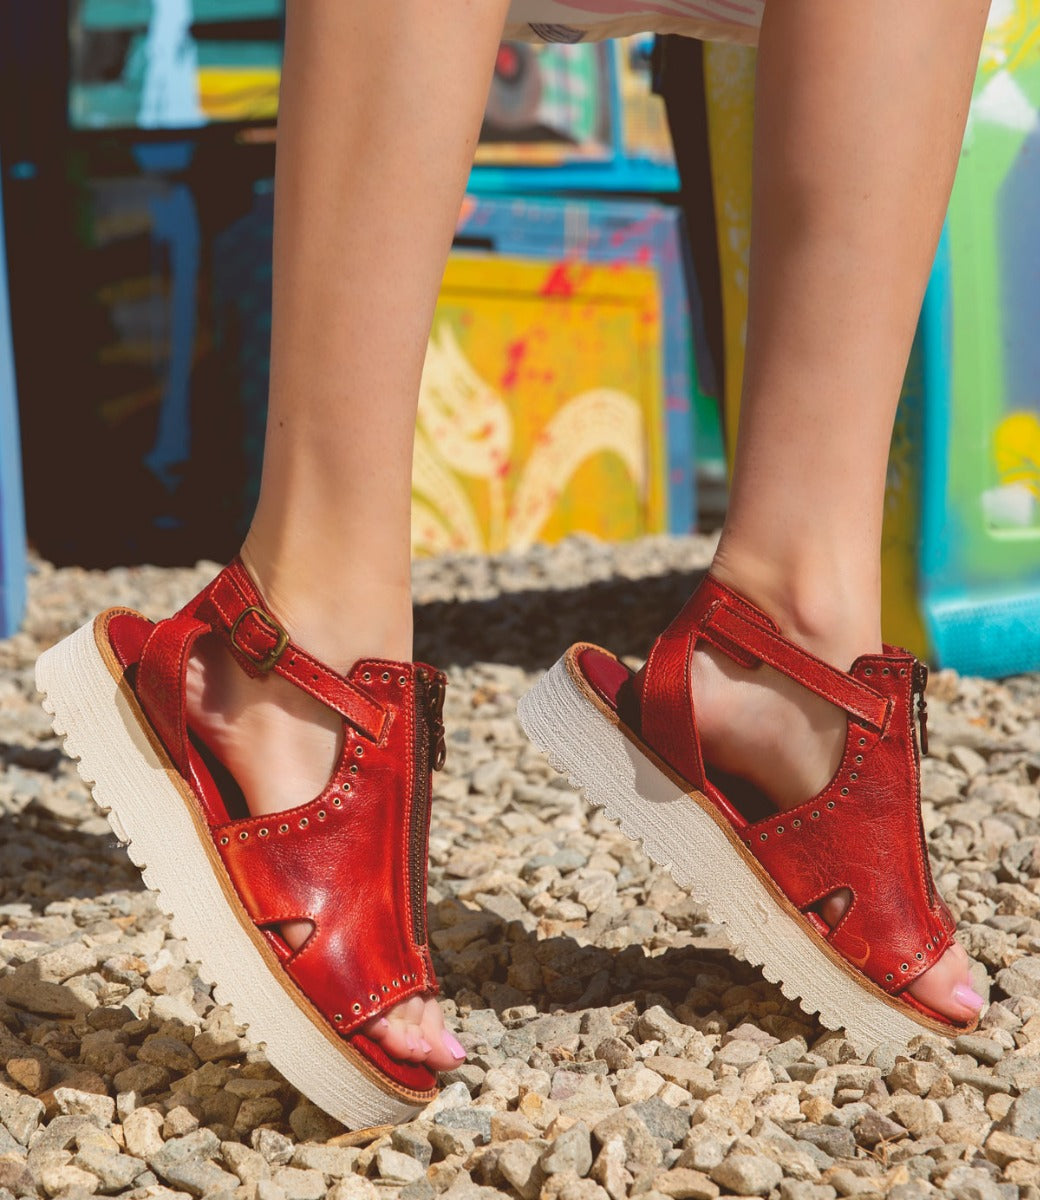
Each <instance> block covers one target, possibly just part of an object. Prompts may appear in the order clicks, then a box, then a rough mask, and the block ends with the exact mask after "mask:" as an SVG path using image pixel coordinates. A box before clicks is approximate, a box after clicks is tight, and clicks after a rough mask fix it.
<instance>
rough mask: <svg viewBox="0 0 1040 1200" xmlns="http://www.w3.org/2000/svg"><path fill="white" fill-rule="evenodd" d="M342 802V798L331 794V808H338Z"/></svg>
mask: <svg viewBox="0 0 1040 1200" xmlns="http://www.w3.org/2000/svg"><path fill="white" fill-rule="evenodd" d="M342 803H343V801H342V800H341V799H340V798H339V796H333V797H332V807H333V808H339V806H340V805H341V804H342Z"/></svg>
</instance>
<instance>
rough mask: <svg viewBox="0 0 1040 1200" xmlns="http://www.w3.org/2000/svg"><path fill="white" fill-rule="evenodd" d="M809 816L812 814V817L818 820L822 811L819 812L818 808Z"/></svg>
mask: <svg viewBox="0 0 1040 1200" xmlns="http://www.w3.org/2000/svg"><path fill="white" fill-rule="evenodd" d="M809 816H810V817H812V819H813V820H814V821H817V820H819V817H820V812H819V809H817V811H816V812H812V813H810V814H809Z"/></svg>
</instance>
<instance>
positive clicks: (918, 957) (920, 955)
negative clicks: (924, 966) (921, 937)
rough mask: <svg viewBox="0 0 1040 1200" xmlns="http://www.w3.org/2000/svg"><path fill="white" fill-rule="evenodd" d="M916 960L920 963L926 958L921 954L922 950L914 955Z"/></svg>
mask: <svg viewBox="0 0 1040 1200" xmlns="http://www.w3.org/2000/svg"><path fill="white" fill-rule="evenodd" d="M914 958H916V959H917V961H918V962H920V961H921V960H922V959H923V958H924V955H923V954H922V953H921V951H920V950H918V952H917V953H916V954H915V955H914Z"/></svg>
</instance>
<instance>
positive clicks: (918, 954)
mask: <svg viewBox="0 0 1040 1200" xmlns="http://www.w3.org/2000/svg"><path fill="white" fill-rule="evenodd" d="M938 945H939V939H938V937H936V938H934V939H933V940H932V941H930V942H925V944H924V950H916V951H914V958H915V959H916V960H917V961H918V962H924V952H925V950H926V951H928V952H929V953H930V952H931V951H932V950H933V949H934V948H935V947H936V946H938ZM899 970H900V971H902V972H903V973H905V972H907V971H909V970H910V964H909V963H908V962H905V963H900V964H899ZM893 979H895V975H894V973H893V972H892V971H889V972H888V974H887V975H886V976H885V982H886V983H891V982H892V980H893Z"/></svg>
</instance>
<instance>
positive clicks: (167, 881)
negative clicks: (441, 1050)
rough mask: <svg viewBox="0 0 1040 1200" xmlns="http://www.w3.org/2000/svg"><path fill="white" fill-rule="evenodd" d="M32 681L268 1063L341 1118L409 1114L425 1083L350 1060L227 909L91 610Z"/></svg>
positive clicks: (385, 1119) (356, 1120) (203, 967)
mask: <svg viewBox="0 0 1040 1200" xmlns="http://www.w3.org/2000/svg"><path fill="white" fill-rule="evenodd" d="M36 686H37V688H38V689H39V691H40V692H41V693H42V694H43V697H44V700H43V706H44V708H45V709H46V710H47V712H48V713H50V714H51V716H52V718H53V724H54V730H55V733H57V734H58V735H59V736H62V737H64V739H65V749H66V752H67V753H68V754H69V755H70V757H72V758H73V759H75V760H76V762H77V767H78V770H79V773H80V776H81V777H82V778H83V780H84V782H85V783H86V784H87V785H88V786H89V787H90V789H91V792H92V794H93V797H94V801H95V803H96V804H97V806H98V808H99V809H100V810H101V812H102V813H104V814H105V815H106V816H107V817H108V821H109V824H110V825H111V826H112V830H113V832H114V833H115V835H116V836H117V837H118V838H119V839H120V841H122V842H125V843H126V845H127V852H128V854H129V855H130V858H131V860H132V861H133V862H134V864H135V865H136V866H137V867H139V868H140V870H141V875H142V877H143V879H144V882H145V884H146V886H147V887H149V888H151V889H152V890H153V891H154V892H155V893H156V899H157V903H158V904H159V907H160V908H161V909H162V910H163V911H164V912H165V913H166V914H167V915H168V916H169V917H170V924H171V927H172V929H173V931H174V933H175V934H176V935H177V936H178V937H181V938H183V939H184V941H185V942H186V943H187V946H188V953H189V956H190V957H191V958H192V959H193V960H195V961H196V962H197V963H198V969H199V974H200V975H201V976H202V978H203V979H205V980H206V981H207V982H208V983H211V984H213V985H214V995H215V996H216V998H217V1000H218V1001H219V1002H220V1003H222V1004H230V1005H231V1006H232V1007H233V1009H234V1012H235V1017H236V1019H237V1020H238V1021H240V1022H241V1023H242V1024H244V1025H247V1026H248V1028H249V1036H250V1038H251V1039H252V1040H253V1041H254V1042H258V1043H260V1044H262V1045H263V1046H264V1048H265V1050H266V1053H267V1057H268V1059H269V1060H270V1062H271V1064H272V1065H273V1066H274V1067H275V1068H276V1069H277V1070H278V1071H280V1072H281V1073H282V1075H284V1076H285V1078H286V1079H287V1080H288V1081H289V1082H290V1083H291V1084H292V1085H293V1086H294V1087H296V1088H298V1089H299V1091H301V1092H302V1093H303V1094H304V1095H305V1096H307V1097H308V1099H310V1100H312V1101H313V1102H314V1103H315V1104H317V1105H318V1106H319V1107H320V1108H322V1109H324V1110H325V1111H326V1112H327V1113H329V1114H330V1116H332V1117H334V1118H335V1119H336V1120H337V1121H340V1122H342V1123H343V1124H344V1125H346V1126H347V1127H348V1128H351V1129H362V1128H367V1127H370V1126H373V1125H384V1124H390V1123H397V1122H400V1121H405V1120H408V1119H409V1118H410V1117H412V1116H414V1115H415V1113H416V1112H418V1111H419V1110H420V1109H421V1108H422V1107H423V1105H424V1104H425V1103H427V1102H428V1101H429V1100H430V1099H432V1096H433V1094H434V1093H432V1092H431V1093H430V1094H429V1095H426V1094H419V1095H417V1096H415V1097H414V1098H412V1097H408V1098H404V1097H402V1096H401V1095H400V1094H398V1093H395V1091H394V1090H392V1088H393V1085H390V1084H387V1085H382V1084H381V1083H380V1082H378V1081H376V1080H375V1079H374V1078H372V1073H373V1072H374V1071H375V1068H371V1071H368V1070H366V1069H365V1067H364V1065H363V1064H356V1063H355V1062H354V1061H352V1056H356V1057H358V1058H360V1055H358V1054H357V1052H356V1051H352V1050H349V1049H347V1048H346V1047H345V1045H344V1044H343V1043H342V1042H341V1040H340V1039H338V1038H337V1037H336V1035H335V1033H334V1032H333V1031H331V1030H329V1031H328V1032H326V1028H327V1027H326V1028H323V1027H322V1025H321V1024H320V1020H321V1019H320V1016H319V1015H318V1014H317V1013H316V1012H312V1013H308V1012H307V1011H306V1010H305V1008H304V1007H302V1006H301V1004H300V1003H299V1002H298V1001H297V1000H296V999H294V997H293V995H292V991H291V990H290V989H291V988H294V985H292V984H291V981H290V982H289V983H288V986H287V985H286V982H284V981H283V980H280V979H279V977H278V975H277V974H276V973H275V971H273V970H272V967H271V965H270V964H269V963H268V962H267V961H266V960H265V958H264V955H263V953H262V951H261V950H260V949H259V947H258V946H257V944H256V942H254V940H253V937H252V936H251V934H250V931H249V929H248V928H246V922H248V917H247V916H246V915H245V911H244V909H242V910H241V911H240V912H236V911H235V907H234V903H233V902H230V901H229V897H228V895H227V892H226V890H225V885H224V884H222V882H221V878H220V874H222V871H221V870H220V868H219V867H215V865H214V863H213V861H212V860H211V858H210V855H209V853H208V852H207V850H206V848H205V845H204V844H203V842H202V840H201V838H200V834H199V830H198V828H197V826H196V823H195V819H194V818H193V816H192V814H191V811H190V810H189V807H188V804H187V803H186V801H185V798H184V796H183V795H182V793H181V790H180V788H179V787H178V786H177V783H176V782H175V780H176V773H175V771H174V769H173V767H172V765H171V764H170V763H169V760H166V761H165V762H164V761H163V758H164V757H165V755H163V756H162V757H161V756H160V753H159V752H158V751H157V749H156V746H155V745H153V739H152V737H150V736H149V731H148V729H147V728H146V726H145V725H143V724H142V721H143V716H141V715H140V710H138V709H137V707H136V704H135V703H134V702H133V700H132V698H131V697H128V695H127V693H126V691H125V690H124V687H123V685H122V684H121V682H120V680H118V679H117V678H116V677H115V676H114V675H113V673H112V670H111V669H110V668H109V666H108V664H107V663H106V661H105V658H104V656H103V655H102V652H101V650H100V649H99V647H98V642H97V639H96V637H95V632H94V623H93V622H92V623H90V624H87V625H84V626H83V627H82V628H81V629H79V630H77V632H76V633H74V634H72V635H71V636H69V637H67V638H66V639H65V640H64V641H62V642H59V643H58V644H57V645H56V646H53V647H52V648H51V649H50V650H47V651H46V652H45V653H44V654H42V655H41V656H40V658H39V660H38V662H37V665H36ZM218 872H219V873H218ZM227 886H228V887H229V886H230V885H229V884H228V885H227ZM275 970H279V968H277V966H276V967H275ZM287 978H288V977H286V980H287Z"/></svg>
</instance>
